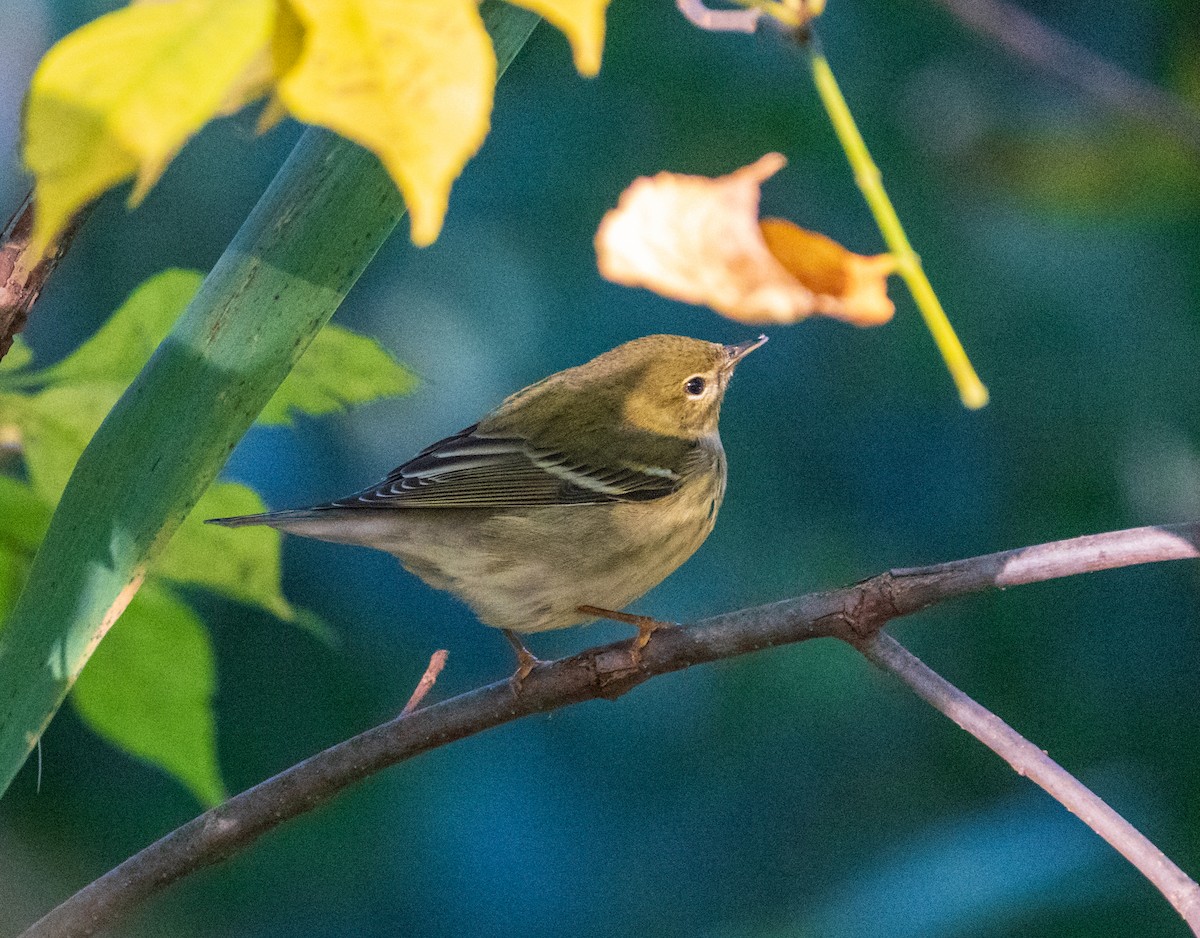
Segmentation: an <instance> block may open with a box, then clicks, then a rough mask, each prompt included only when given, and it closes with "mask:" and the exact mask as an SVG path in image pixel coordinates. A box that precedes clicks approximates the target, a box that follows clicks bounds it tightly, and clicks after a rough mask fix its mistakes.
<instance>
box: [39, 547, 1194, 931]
mask: <svg viewBox="0 0 1200 938" xmlns="http://www.w3.org/2000/svg"><path fill="white" fill-rule="evenodd" d="M1198 544H1200V523H1191V524H1181V525H1173V526H1170V527H1151V528H1133V529H1130V530H1126V531H1113V532H1109V533H1106V534H1094V535H1089V536H1086V537H1078V538H1072V539H1070V540H1065V541H1056V542H1053V543H1049V544H1039V545H1036V546H1034V547H1023V548H1018V549H1016V550H1009V551H1003V552H1001V553H997V554H988V555H986V556H982V557H973V558H970V559H967V560H957V561H953V562H951V563H945V564H938V565H936V566H930V567H918V568H912V569H907V570H892V571H889V572H887V573H882V574H879V575H878V576H875V577H872V578H871V579H869V580H864V581H863V582H861V583H858V584H856V585H854V586H849V587H845V588H843V589H836V590H829V591H826V592H819V593H810V594H808V595H806V596H801V597H799V598H796V599H788V600H784V601H782V602H777V603H772V604H770V605H766V606H757V607H754V608H751V609H743V610H740V611H737V612H730V613H726V614H724V615H720V616H715V617H713V618H710V619H705V620H703V621H701V622H698V623H696V624H695V625H693V626H690V627H686V628H682V627H676V626H667V627H664V628H661V629H658V630H657V631H656V632H655V633H654V637H653V639H652V640H651V641H650V642H649V644H647V645H646V647H645V648H644V649H642V651H641V655H640V661H639V664H638V666H637V667H633V666H632V665H631V661H630V643H628V642H622V643H616V644H612V645H605V646H603V647H600V648H593V649H590V650H588V651H585V652H583V653H582V654H579V655H575V656H574V657H571V658H565V659H562V660H560V661H554V662H549V663H546V664H544V665H542V666H541V667H539V668H537V669H536V670H534V671H533V672H532V673H531V674H530V675H529V676H528V677H527V678H526V679H525V680H524V682H523V683H522V685H521V692H520V694H514V693H513V688H512V684H511V682H510V681H508V680H503V681H499V682H497V683H495V684H491V685H489V686H487V687H481V688H478V689H476V690H473V691H469V692H467V693H465V694H460V695H459V696H457V697H452V698H450V699H449V700H444V701H441V702H440V703H436V704H433V705H431V706H428V707H424V708H422V709H420V710H417V711H415V712H414V713H411V714H408V715H401V716H399V717H397V718H396V719H394V720H392V721H390V722H388V723H385V724H383V725H381V726H378V727H375V728H374V729H371V730H368V731H367V732H365V733H362V734H360V735H358V736H355V737H353V738H352V739H349V740H346V741H345V742H342V743H339V744H337V745H336V746H332V747H331V748H329V749H327V750H325V751H324V752H322V753H319V754H317V755H315V756H312V757H311V758H309V759H307V760H305V761H304V762H301V763H299V764H298V765H295V766H292V767H291V768H289V769H287V770H285V771H283V772H281V773H280V774H279V775H276V776H275V777H274V778H271V779H268V780H267V781H265V782H262V783H260V784H259V785H257V786H255V787H254V788H251V789H249V790H248V791H245V792H242V793H241V794H239V795H236V796H234V797H233V798H231V799H230V800H229V801H227V802H225V804H223V805H221V806H219V807H217V808H214V809H212V810H211V811H208V812H206V813H204V814H202V815H201V816H200V817H198V818H195V819H194V820H192V821H189V822H188V823H187V824H185V825H183V826H182V827H180V828H178V829H177V830H175V831H174V832H172V833H170V834H168V835H167V836H165V837H163V838H162V839H161V840H159V841H157V842H156V843H153V844H151V845H150V846H148V847H146V848H145V849H144V850H142V851H141V852H140V853H138V854H136V855H135V856H133V857H130V858H129V859H128V860H126V861H125V862H124V863H122V864H121V865H120V866H118V867H116V868H115V869H113V870H110V871H109V872H108V873H106V874H105V875H104V876H102V877H100V878H99V879H97V880H96V881H95V882H93V883H92V884H91V885H89V886H86V887H85V888H83V889H81V890H80V891H79V892H77V893H76V894H75V895H74V896H72V897H71V898H70V899H68V900H67V901H66V902H64V903H62V904H61V905H60V906H58V908H56V909H54V910H53V911H51V912H50V913H49V914H48V915H46V916H45V917H44V918H43V919H42V920H41V921H39V922H37V923H36V924H34V925H33V926H31V927H30V928H29V929H28V930H27V931H26V932H25V938H49V936H54V938H66V936H74V935H92V934H95V933H96V932H98V931H100V930H102V929H105V928H108V927H110V926H111V925H113V924H114V922H116V921H117V920H118V919H119V918H120V917H121V916H123V915H124V914H126V913H128V912H129V911H130V910H132V909H134V908H136V907H137V906H138V905H140V904H141V903H142V902H144V901H145V900H146V899H148V898H149V897H150V896H152V895H154V894H156V893H157V892H159V891H161V890H162V889H164V888H165V887H166V886H168V885H170V884H171V883H173V882H175V881H176V880H177V879H179V878H181V877H183V876H187V875H189V874H190V873H193V872H195V871H197V870H199V869H203V868H204V867H207V866H211V865H212V864H214V863H217V862H219V861H221V860H224V859H225V858H227V857H229V856H232V855H233V854H235V853H237V852H239V851H241V850H244V849H245V848H246V847H248V846H249V845H250V844H251V843H253V842H254V841H255V840H257V839H258V837H260V836H261V835H262V834H264V833H266V832H267V831H269V830H271V829H272V828H274V827H276V826H278V825H279V824H282V823H283V822H285V821H288V820H290V819H291V818H294V817H296V816H298V815H300V814H304V813H305V812H307V811H311V810H312V809H313V808H316V807H317V806H319V805H321V804H323V803H324V802H326V801H328V800H329V799H331V798H333V797H335V796H336V795H338V794H340V793H341V792H342V791H343V790H344V789H346V788H347V787H349V786H350V785H353V784H355V783H356V782H359V781H361V780H362V779H364V778H367V777H368V776H370V775H373V774H374V773H376V772H378V771H380V770H381V769H384V768H387V767H388V766H391V765H394V764H396V763H397V762H401V761H403V760H405V759H410V758H412V757H413V756H416V755H420V754H421V753H424V752H428V751H429V750H431V749H436V748H438V747H439V746H444V745H446V744H447V743H451V742H454V741H455V740H458V739H462V738H463V737H466V736H471V735H473V734H475V733H480V732H483V731H484V730H487V729H491V728H492V727H496V726H500V725H502V724H505V723H509V722H511V721H513V720H517V719H520V718H521V717H524V716H528V715H530V714H534V713H543V712H546V711H549V710H555V709H558V708H561V707H566V706H569V705H571V704H574V703H579V702H580V701H583V700H594V699H596V698H601V697H603V698H609V699H615V698H616V697H619V696H620V695H622V694H624V693H626V692H627V691H629V690H631V689H633V688H634V687H636V686H637V685H638V684H641V683H642V682H644V681H646V680H649V679H650V678H651V677H653V676H655V675H658V674H665V673H668V672H671V671H678V670H681V669H683V668H687V667H690V666H692V665H696V664H702V663H705V662H709V661H717V660H720V659H724V658H732V657H735V656H737V655H743V654H747V653H749V652H752V651H759V650H761V649H764V648H770V647H773V646H776V645H784V644H789V643H793V642H801V641H805V640H807V639H811V638H818V637H821V636H836V637H838V638H842V639H844V640H846V641H850V642H851V643H853V644H856V645H858V644H861V643H862V642H864V641H866V640H868V639H870V638H871V637H872V636H873V635H874V634H875V633H876V632H878V631H879V629H881V628H882V627H883V626H884V625H885V624H886V623H887V622H888V621H890V620H891V619H894V618H896V617H898V616H903V615H908V614H909V613H912V612H916V611H917V610H920V609H924V608H926V607H928V606H931V605H933V604H935V603H939V602H943V601H945V600H947V599H951V598H953V597H956V596H963V595H966V594H969V593H976V592H981V591H983V590H987V589H994V588H1002V587H1007V586H1017V585H1020V584H1024V583H1035V582H1041V581H1044V580H1053V579H1058V578H1060V577H1066V576H1072V575H1074V574H1078V573H1089V572H1092V571H1096V570H1109V569H1113V568H1116V567H1126V566H1131V565H1133V564H1140V563H1151V562H1155V561H1164V560H1178V559H1183V558H1194V557H1200V549H1198V547H1197V545H1198Z"/></svg>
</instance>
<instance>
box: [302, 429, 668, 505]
mask: <svg viewBox="0 0 1200 938" xmlns="http://www.w3.org/2000/svg"><path fill="white" fill-rule="evenodd" d="M681 481H682V479H681V477H680V475H679V474H678V473H676V472H674V471H673V470H671V469H668V468H663V467H658V466H632V465H617V464H615V465H608V466H595V465H586V464H584V463H583V462H581V461H580V460H578V459H571V458H569V457H567V456H565V455H564V454H562V453H559V452H554V451H551V450H546V449H539V448H537V447H536V446H533V445H532V444H530V443H529V442H528V441H526V440H522V439H518V438H514V437H492V436H482V435H479V434H478V433H477V429H476V427H474V426H472V427H468V428H467V429H465V430H463V431H462V432H461V433H456V434H455V435H454V436H450V437H447V438H446V439H444V440H441V441H439V442H437V443H434V444H433V445H432V446H430V447H429V448H428V449H426V450H424V451H423V452H421V453H420V454H418V455H417V456H415V457H414V458H413V459H410V460H409V461H408V462H406V463H405V464H404V465H402V466H399V467H398V468H396V469H393V470H392V472H391V473H390V474H389V475H388V477H387V478H386V479H384V480H383V481H382V482H380V483H378V484H377V485H373V486H371V487H370V488H368V489H364V490H363V491H361V492H358V493H356V494H354V495H351V496H349V497H348V498H343V499H339V500H338V501H336V502H331V503H330V504H329V505H327V506H322V507H328V508H372V507H376V508H388V507H395V508H517V507H527V506H535V505H594V504H602V503H605V502H615V501H650V500H652V499H655V498H661V497H663V496H664V495H669V494H671V493H672V492H674V491H675V490H676V489H677V488H678V487H679V485H680V482H681Z"/></svg>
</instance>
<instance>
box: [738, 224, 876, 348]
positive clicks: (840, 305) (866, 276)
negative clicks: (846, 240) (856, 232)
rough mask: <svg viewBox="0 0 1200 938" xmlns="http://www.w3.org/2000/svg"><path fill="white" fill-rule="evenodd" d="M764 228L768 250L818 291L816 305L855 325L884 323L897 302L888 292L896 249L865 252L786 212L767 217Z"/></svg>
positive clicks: (822, 311) (800, 279)
mask: <svg viewBox="0 0 1200 938" xmlns="http://www.w3.org/2000/svg"><path fill="white" fill-rule="evenodd" d="M758 227H759V230H760V231H761V232H762V235H763V239H764V241H766V245H767V250H768V251H770V252H771V254H773V255H774V257H775V259H776V260H778V261H779V263H781V264H782V265H783V266H784V269H786V270H787V272H788V273H790V274H791V275H792V276H793V277H795V278H796V280H797V281H799V282H800V283H801V284H803V285H804V286H805V287H807V288H808V289H809V290H811V291H812V293H813V303H814V311H815V312H817V313H821V314H823V315H825V316H832V317H833V318H834V319H842V320H845V321H846V322H850V323H853V324H854V325H856V326H881V325H883V324H884V323H885V322H887V321H888V320H890V319H891V318H892V314H893V313H895V311H896V307H895V305H894V304H893V303H892V301H891V300H889V299H888V295H887V278H888V275H889V274H891V273H893V272H894V271H895V270H896V259H895V258H894V257H892V255H891V254H876V255H875V256H874V257H863V256H862V255H861V254H855V253H854V252H853V251H847V250H846V249H845V248H844V247H842V246H841V245H840V244H838V243H837V242H836V241H834V240H833V238H829V237H826V236H825V235H823V234H818V233H817V232H815V231H806V230H805V229H803V228H801V227H800V226H799V225H795V224H793V223H792V222H790V221H787V220H786V219H783V218H764V219H763V220H762V221H761V222H760V223H759V226H758Z"/></svg>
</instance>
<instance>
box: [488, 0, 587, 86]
mask: <svg viewBox="0 0 1200 938" xmlns="http://www.w3.org/2000/svg"><path fill="white" fill-rule="evenodd" d="M510 2H511V3H514V4H515V5H517V6H519V7H524V8H525V9H527V10H531V11H533V12H534V13H536V14H537V15H538V16H540V17H543V18H544V19H545V20H547V21H548V22H550V23H551V24H553V25H554V26H555V27H557V28H558V29H560V30H561V31H562V32H563V33H564V34H565V35H566V37H567V39H568V40H570V43H571V51H572V52H573V53H574V55H575V68H576V69H578V71H579V74H580V75H587V76H589V77H590V76H592V75H595V74H596V73H597V72H599V71H600V54H601V53H602V52H603V51H604V11H605V10H606V9H607V8H608V2H609V0H510Z"/></svg>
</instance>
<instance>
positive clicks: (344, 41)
mask: <svg viewBox="0 0 1200 938" xmlns="http://www.w3.org/2000/svg"><path fill="white" fill-rule="evenodd" d="M291 4H292V7H293V8H294V9H295V11H296V13H297V15H298V16H299V17H300V19H301V21H302V22H303V23H304V26H305V29H306V41H305V49H304V52H303V54H302V55H301V57H300V61H299V62H298V63H297V65H296V67H295V68H294V69H293V70H292V71H291V72H290V73H289V74H288V75H287V76H286V77H285V78H284V79H283V80H282V81H281V82H280V85H279V94H280V97H281V98H282V99H283V101H284V103H285V104H286V105H287V107H288V110H290V111H291V112H292V114H293V115H294V116H295V117H297V118H299V119H300V120H302V121H305V122H307V123H310V124H319V125H321V126H322V127H328V128H329V129H330V130H334V131H336V132H337V133H340V134H342V135H343V136H345V137H349V138H350V139H351V140H354V141H355V142H356V143H359V144H361V145H362V146H364V147H366V148H367V149H368V150H370V151H371V152H372V153H374V154H375V155H376V156H378V157H379V159H380V161H381V162H382V163H383V165H384V167H385V168H386V169H387V171H388V173H389V174H390V175H391V177H392V179H393V180H395V182H396V184H397V185H398V186H399V187H400V191H401V192H402V193H403V194H404V200H405V202H406V203H407V205H408V210H409V213H410V214H411V216H412V239H413V242H414V243H416V244H418V245H427V244H432V243H433V241H434V240H435V239H436V238H437V236H438V233H439V232H440V231H441V228H442V219H443V217H444V216H445V213H446V205H447V203H448V201H449V198H450V185H451V183H452V182H453V181H454V180H455V178H456V177H457V176H458V174H459V173H460V172H462V168H463V166H464V165H466V162H467V160H469V159H470V158H471V156H472V155H474V153H475V151H476V150H478V149H479V147H480V145H481V144H482V143H483V138H484V137H485V136H487V131H488V119H489V117H490V115H491V110H492V86H493V85H494V84H495V81H496V54H495V52H494V51H493V49H492V42H491V39H490V38H489V37H488V34H487V31H486V30H485V29H484V26H483V20H482V18H481V17H480V15H479V10H478V7H477V4H476V2H475V0H291Z"/></svg>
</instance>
